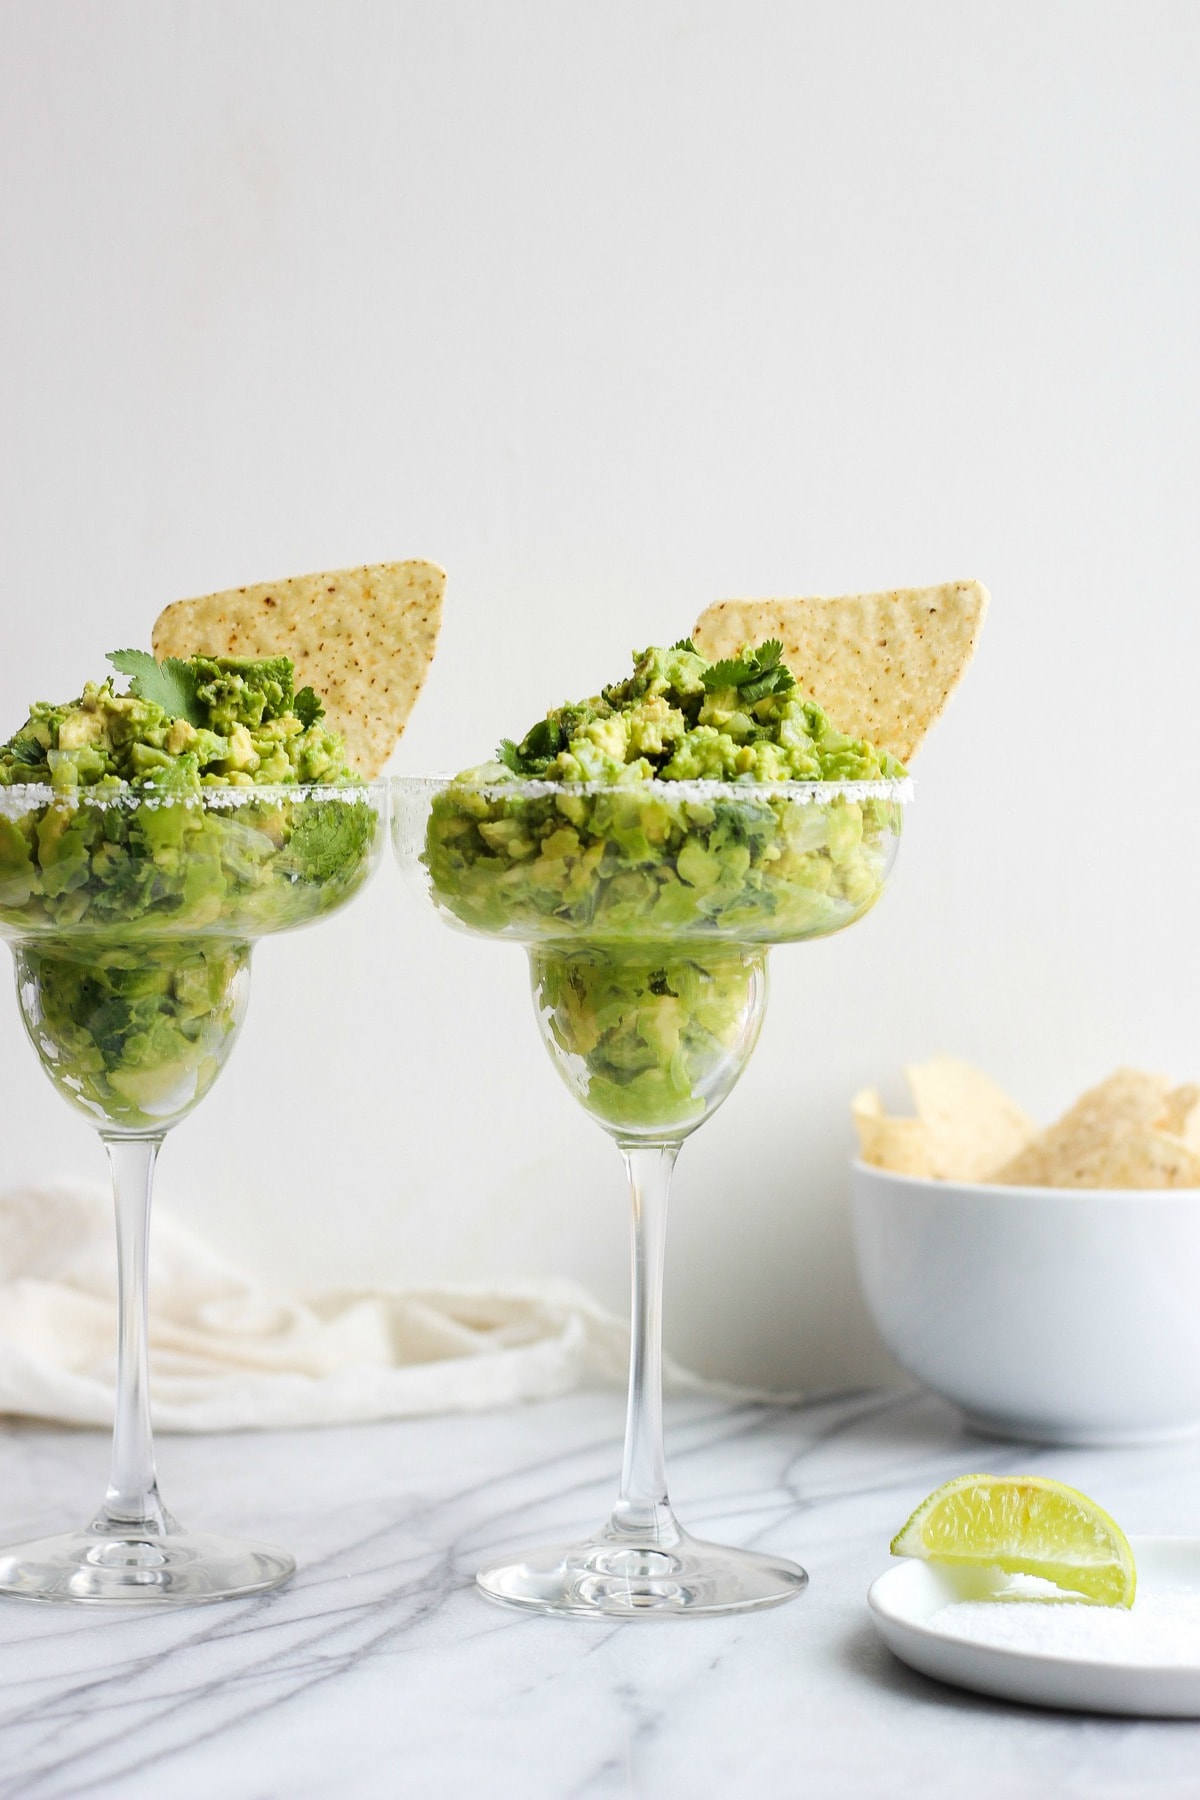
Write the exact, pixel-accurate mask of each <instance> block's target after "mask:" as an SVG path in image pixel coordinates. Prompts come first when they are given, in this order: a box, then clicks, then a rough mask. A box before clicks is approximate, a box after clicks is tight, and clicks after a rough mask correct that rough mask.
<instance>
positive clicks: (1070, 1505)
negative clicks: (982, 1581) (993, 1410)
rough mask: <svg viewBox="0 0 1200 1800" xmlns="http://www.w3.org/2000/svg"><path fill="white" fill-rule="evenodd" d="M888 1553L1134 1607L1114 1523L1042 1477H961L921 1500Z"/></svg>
mask: <svg viewBox="0 0 1200 1800" xmlns="http://www.w3.org/2000/svg"><path fill="white" fill-rule="evenodd" d="M891 1548H892V1555H893V1556H915V1557H920V1558H921V1559H922V1560H923V1561H925V1562H933V1563H940V1564H942V1565H951V1566H957V1567H959V1568H968V1569H999V1570H1001V1571H1002V1572H1003V1573H1004V1574H1006V1575H1033V1576H1037V1577H1039V1578H1040V1579H1041V1580H1043V1581H1049V1582H1051V1583H1053V1585H1054V1586H1055V1587H1056V1588H1059V1589H1061V1590H1062V1591H1063V1593H1064V1594H1066V1595H1069V1596H1070V1598H1071V1599H1077V1600H1087V1601H1091V1602H1092V1603H1093V1604H1095V1605H1099V1606H1124V1607H1129V1606H1132V1605H1133V1597H1134V1593H1135V1592H1136V1588H1137V1570H1136V1568H1135V1566H1134V1560H1133V1551H1132V1550H1131V1549H1130V1547H1129V1540H1128V1538H1127V1537H1126V1536H1125V1533H1124V1532H1123V1531H1122V1530H1121V1527H1120V1526H1119V1525H1118V1524H1117V1522H1116V1520H1115V1519H1113V1518H1110V1517H1109V1515H1108V1513H1106V1512H1105V1511H1104V1510H1103V1509H1102V1508H1101V1507H1099V1506H1097V1505H1096V1503H1095V1501H1094V1500H1091V1499H1089V1497H1088V1496H1087V1495H1086V1494H1082V1493H1080V1491H1079V1489H1078V1488H1072V1487H1067V1486H1066V1485H1065V1484H1064V1483H1063V1482H1061V1481H1051V1480H1050V1479H1049V1478H1048V1477H1046V1476H1043V1475H960V1476H959V1477H958V1478H957V1479H956V1480H955V1481H948V1482H946V1484H945V1486H944V1487H940V1488H937V1489H935V1491H934V1492H933V1493H932V1494H930V1495H929V1496H928V1498H926V1499H925V1500H922V1502H921V1504H920V1506H918V1507H917V1509H916V1511H915V1512H914V1513H913V1515H912V1517H911V1518H910V1519H909V1520H908V1522H907V1523H906V1524H905V1525H904V1527H903V1528H902V1529H901V1530H900V1531H899V1532H898V1533H897V1534H896V1536H895V1537H894V1538H893V1539H892V1546H891Z"/></svg>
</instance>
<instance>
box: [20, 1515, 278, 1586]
mask: <svg viewBox="0 0 1200 1800" xmlns="http://www.w3.org/2000/svg"><path fill="white" fill-rule="evenodd" d="M295 1572H296V1562H295V1558H294V1557H291V1556H289V1555H288V1553H287V1551H286V1550H273V1549H272V1548H271V1547H270V1546H269V1545H267V1544H243V1543H241V1542H239V1541H238V1539H236V1538H226V1537H216V1536H214V1535H213V1534H212V1533H211V1532H207V1531H183V1530H181V1529H180V1528H179V1527H178V1526H173V1527H172V1529H170V1530H169V1531H166V1532H155V1531H152V1530H139V1528H138V1527H137V1526H130V1527H128V1528H127V1529H124V1528H119V1527H109V1528H107V1529H104V1530H98V1529H97V1528H96V1527H95V1526H90V1527H89V1528H88V1529H86V1530H84V1531H67V1532H64V1533H63V1534H62V1536H61V1537H49V1538H39V1539H38V1540H36V1541H35V1542H33V1543H29V1544H13V1545H11V1546H9V1547H8V1548H7V1549H3V1550H0V1594H11V1595H15V1596H17V1597H18V1598H20V1599H22V1600H65V1601H69V1602H73V1603H75V1604H82V1605H96V1606H147V1605H149V1606H201V1605H203V1604H204V1603H205V1602H206V1601H208V1600H232V1599H235V1598H237V1597H238V1596H239V1595H242V1594H258V1593H262V1592H263V1591H264V1590H265V1589H266V1588H273V1587H278V1586H279V1584H280V1582H281V1581H286V1580H287V1579H288V1577H289V1576H290V1575H294V1574H295Z"/></svg>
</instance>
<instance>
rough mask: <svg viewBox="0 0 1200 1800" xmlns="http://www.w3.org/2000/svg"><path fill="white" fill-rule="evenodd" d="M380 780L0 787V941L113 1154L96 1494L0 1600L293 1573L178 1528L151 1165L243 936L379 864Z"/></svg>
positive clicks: (182, 1596)
mask: <svg viewBox="0 0 1200 1800" xmlns="http://www.w3.org/2000/svg"><path fill="white" fill-rule="evenodd" d="M386 804H387V795H386V788H385V786H384V784H383V783H376V784H374V785H365V784H359V783H347V784H344V785H343V784H337V785H332V786H327V787H316V786H305V785H301V784H290V783H289V784H281V785H279V786H271V787H266V786H258V787H256V786H243V787H234V786H231V787H205V788H201V789H199V790H198V791H193V792H189V793H186V794H183V793H180V794H172V793H170V792H168V791H156V790H155V789H154V788H153V787H150V786H129V785H126V784H120V783H102V784H98V785H97V786H96V787H92V788H89V787H79V788H75V789H69V790H65V791H60V790H57V789H55V788H53V787H43V786H24V787H21V786H14V787H0V937H4V938H6V939H7V940H8V942H9V946H10V948H11V950H12V953H13V960H14V962H15V964H16V975H17V995H18V999H19V1002H20V1007H21V1017H22V1019H23V1021H24V1024H25V1029H26V1031H27V1033H28V1035H29V1038H30V1041H31V1042H32V1044H33V1047H34V1049H35V1050H36V1051H37V1053H38V1057H39V1058H40V1060H41V1064H42V1067H43V1068H44V1069H45V1071H46V1073H47V1074H48V1075H49V1077H50V1079H51V1081H52V1082H53V1083H54V1085H55V1087H56V1088H57V1089H58V1092H59V1093H60V1094H61V1095H62V1096H63V1098H64V1099H65V1100H67V1101H68V1102H69V1103H70V1104H71V1105H72V1106H73V1107H74V1108H75V1109H76V1111H78V1112H81V1113H83V1115H84V1116H85V1117H86V1118H87V1119H89V1120H90V1121H91V1123H92V1124H93V1125H94V1126H95V1128H96V1130H97V1131H98V1132H99V1134H100V1137H101V1139H102V1140H103V1142H104V1146H105V1149H106V1150H107V1152H108V1159H109V1163H110V1165H111V1169H112V1178H113V1190H114V1197H115V1202H116V1219H117V1267H118V1307H119V1324H118V1344H117V1397H116V1414H115V1421H114V1428H113V1447H112V1467H111V1474H110V1479H109V1485H108V1492H107V1494H106V1495H105V1498H104V1502H103V1504H102V1506H101V1507H100V1509H99V1511H98V1512H97V1514H96V1516H95V1518H93V1519H92V1520H91V1522H90V1523H89V1524H87V1525H86V1526H84V1527H83V1528H82V1529H81V1530H80V1531H76V1532H68V1533H66V1534H64V1535H62V1536H59V1537H52V1538H45V1539H42V1540H40V1541H37V1542H33V1543H26V1544H18V1545H15V1546H12V1547H10V1548H6V1549H2V1550H0V1593H5V1594H17V1595H22V1596H24V1597H26V1598H29V1599H37V1600H69V1601H95V1602H105V1603H109V1602H118V1603H121V1602H144V1601H154V1602H160V1603H161V1602H175V1603H187V1602H196V1601H204V1600H220V1599H225V1598H228V1597H230V1596H232V1595H236V1594H246V1593H253V1592H255V1591H257V1590H259V1589H262V1588H270V1587H274V1586H276V1585H277V1584H278V1583H279V1582H281V1581H285V1580H286V1579H287V1577H288V1576H289V1575H291V1574H292V1573H293V1571H294V1569H295V1562H294V1561H293V1559H292V1557H291V1556H289V1555H288V1554H287V1553H286V1552H285V1551H280V1550H275V1549H272V1548H270V1547H268V1546H266V1545H262V1544H254V1543H243V1542H241V1541H240V1540H235V1539H232V1538H224V1537H217V1536H214V1535H212V1534H210V1533H207V1532H191V1531H185V1530H184V1529H183V1528H182V1527H181V1526H179V1525H178V1524H177V1523H176V1521H175V1520H174V1519H173V1518H172V1516H171V1514H170V1513H169V1512H168V1510H167V1508H166V1507H165V1506H164V1504H163V1502H162V1500H161V1498H160V1496H159V1492H158V1485H157V1480H156V1477H155V1469H154V1450H153V1444H152V1439H151V1429H150V1394H149V1379H148V1348H147V1295H146V1273H147V1246H148V1235H149V1223H150V1198H151V1187H152V1181H153V1173H154V1164H155V1159H156V1157H157V1154H158V1150H159V1147H160V1145H161V1144H162V1141H163V1138H164V1136H165V1134H166V1132H167V1131H168V1130H170V1128H171V1126H173V1125H176V1124H178V1123H179V1121H180V1120H181V1119H183V1118H185V1117H186V1116H187V1114H188V1113H190V1112H191V1110H192V1108H193V1107H194V1106H196V1105H197V1103H198V1102H199V1101H200V1100H202V1099H203V1098H204V1095H205V1094H206V1093H207V1092H208V1090H209V1088H210V1087H211V1086H212V1084H213V1082H214V1081H215V1079H216V1077H217V1075H218V1074H219V1073H220V1071H221V1069H222V1067H223V1066H224V1064H225V1062H226V1060H227V1058H228V1056H229V1053H230V1051H231V1050H232V1048H233V1044H234V1041H235V1039H236V1037H237V1033H238V1028H239V1027H240V1025H241V1022H242V1019H243V1016H244V1013H245V1007H246V998H247V993H248V990H249V981H250V951H251V946H252V945H253V943H254V942H255V940H256V939H258V938H260V937H263V936H266V935H268V934H270V933H272V932H276V931H287V930H290V929H292V928H293V927H295V926H299V925H306V924H309V923H310V922H312V921H313V920H315V919H319V918H322V917H324V916H325V915H326V914H328V913H331V912H334V911H335V910H336V909H337V908H338V907H340V906H342V905H343V904H344V903H345V902H346V901H347V900H349V899H350V898H351V897H352V896H353V895H354V894H355V893H357V891H358V889H359V888H360V887H361V886H362V885H363V883H364V882H365V881H366V879H367V877H368V876H369V874H370V873H371V870H372V869H373V868H374V866H375V864H376V862H377V860H378V851H379V847H380V843H381V839H382V828H383V821H384V817H385V811H386Z"/></svg>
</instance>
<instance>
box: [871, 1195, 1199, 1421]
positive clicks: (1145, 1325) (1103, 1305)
mask: <svg viewBox="0 0 1200 1800" xmlns="http://www.w3.org/2000/svg"><path fill="white" fill-rule="evenodd" d="M853 1203H854V1236H855V1243H856V1247H857V1252H858V1271H859V1277H860V1279H861V1281H862V1286H863V1291H864V1293H865V1295H866V1299H867V1304H868V1306H869V1307H870V1310H871V1316H872V1317H873V1319H874V1320H875V1324H876V1325H877V1327H878V1329H879V1332H880V1335H881V1336H882V1338H883V1340H884V1343H885V1344H886V1345H887V1347H888V1349H889V1350H890V1351H891V1353H892V1355H893V1356H894V1357H895V1359H896V1361H897V1362H898V1363H900V1364H901V1366H902V1367H903V1368H905V1369H907V1370H908V1371H909V1373H910V1374H912V1375H915V1376H916V1377H917V1379H918V1381H921V1382H923V1383H924V1384H925V1386H926V1387H929V1388H932V1389H933V1391H934V1392H935V1393H937V1394H941V1395H943V1396H944V1398H945V1399H947V1400H952V1401H953V1402H954V1404H955V1405H956V1406H957V1407H959V1408H960V1409H961V1410H962V1412H963V1413H965V1414H966V1417H967V1419H968V1421H969V1422H970V1423H971V1424H972V1425H975V1426H977V1427H978V1428H979V1429H980V1430H983V1431H986V1432H988V1433H990V1434H991V1435H993V1436H999V1437H1008V1438H1024V1439H1032V1440H1034V1441H1036V1442H1040V1443H1053V1444H1136V1443H1152V1442H1154V1441H1155V1440H1156V1439H1162V1438H1170V1437H1178V1436H1182V1435H1184V1434H1186V1433H1189V1432H1193V1431H1200V1189H1196V1188H1184V1189H1174V1190H1157V1189H1156V1190H1152V1191H1146V1190H1130V1189H1098V1190H1090V1191H1087V1192H1082V1191H1078V1190H1073V1189H1068V1188H1027V1187H992V1186H985V1185H983V1184H982V1183H971V1182H952V1181H929V1180H924V1179H921V1178H919V1177H916V1176H912V1175H893V1174H891V1173H889V1172H888V1171H887V1170H885V1169H874V1168H869V1167H867V1165H866V1164H864V1163H858V1162H856V1163H855V1164H854V1169H853Z"/></svg>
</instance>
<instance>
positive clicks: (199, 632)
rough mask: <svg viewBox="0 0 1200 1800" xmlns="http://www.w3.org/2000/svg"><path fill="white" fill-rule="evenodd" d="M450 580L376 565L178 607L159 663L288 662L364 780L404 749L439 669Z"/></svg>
mask: <svg viewBox="0 0 1200 1800" xmlns="http://www.w3.org/2000/svg"><path fill="white" fill-rule="evenodd" d="M445 587H446V574H445V570H444V569H439V568H438V566H437V564H436V563H431V562H400V563H374V564H370V565H368V566H366V567H363V568H357V569H333V570H331V571H329V572H327V573H325V574H319V575H295V576H293V577H292V578H291V579H290V580H288V581H275V582H271V581H263V582H259V583H258V584H257V586H255V587H244V588H231V589H229V590H228V591H227V592H225V593H223V594H206V595H204V596H203V597H202V598H200V599H197V600H177V601H176V602H175V604H174V605H173V606H168V607H167V608H166V610H165V611H164V612H162V613H160V614H159V616H158V618H157V620H156V621H155V625H154V634H153V639H152V642H153V646H154V654H155V656H157V657H158V658H159V660H160V661H162V660H163V659H164V658H165V657H168V656H180V657H187V656H290V657H291V659H292V662H293V663H294V664H295V668H296V686H297V687H298V688H300V687H312V688H314V689H315V690H316V692H317V693H318V694H319V695H320V697H321V699H322V701H323V702H324V705H325V712H326V717H327V719H328V722H329V725H330V727H331V729H332V730H334V731H337V732H340V733H341V735H342V737H343V739H344V740H345V744H346V755H347V758H348V760H349V762H350V763H351V765H352V766H353V767H354V768H356V769H357V770H358V772H359V773H360V774H361V775H367V776H372V775H378V773H379V771H380V770H381V769H382V768H383V766H384V764H385V763H386V762H387V760H388V758H389V757H390V756H391V754H392V751H393V750H394V749H395V747H396V745H397V744H398V743H399V741H400V737H401V734H402V733H403V731H404V727H405V725H406V724H407V723H408V716H409V714H410V713H411V711H412V709H413V706H414V704H415V702H416V698H417V695H418V694H419V693H420V691H421V687H422V684H423V683H424V680H425V677H426V675H427V674H428V672H429V665H430V663H431V662H432V661H433V652H434V647H435V646H436V644H437V636H438V630H439V627H440V625H441V620H442V595H443V593H444V592H445Z"/></svg>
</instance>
